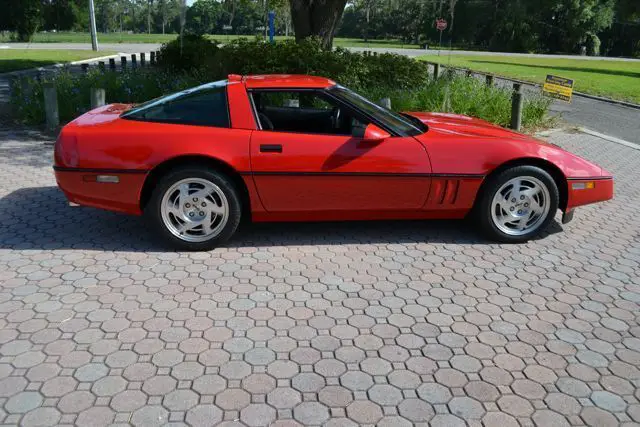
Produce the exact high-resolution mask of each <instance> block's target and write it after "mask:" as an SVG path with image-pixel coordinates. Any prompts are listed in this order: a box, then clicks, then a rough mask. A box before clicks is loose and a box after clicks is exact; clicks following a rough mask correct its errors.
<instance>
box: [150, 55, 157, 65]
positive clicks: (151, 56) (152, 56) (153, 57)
mask: <svg viewBox="0 0 640 427" xmlns="http://www.w3.org/2000/svg"><path fill="white" fill-rule="evenodd" d="M149 62H150V63H151V65H153V64H155V63H156V53H155V52H150V53H149Z"/></svg>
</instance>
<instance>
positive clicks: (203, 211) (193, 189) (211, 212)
mask: <svg viewBox="0 0 640 427" xmlns="http://www.w3.org/2000/svg"><path fill="white" fill-rule="evenodd" d="M145 215H146V216H148V217H149V219H150V221H151V223H152V224H153V225H154V226H155V228H156V229H157V230H158V231H159V233H160V235H161V237H162V238H163V239H164V240H165V241H167V242H168V243H169V244H171V245H172V246H174V247H176V248H178V249H184V250H208V249H212V248H214V247H216V246H218V245H220V244H221V243H224V242H225V241H226V240H228V239H229V238H230V237H231V236H232V235H233V233H234V232H235V231H236V229H237V228H238V224H239V223H240V217H241V215H242V209H241V203H240V198H239V196H238V193H237V191H236V189H235V188H234V185H233V183H232V182H231V180H229V179H228V178H227V177H226V176H225V175H223V174H220V173H218V172H215V171H211V170H207V169H205V168H198V167H185V168H180V169H178V170H175V171H173V172H171V173H169V174H167V175H165V176H163V177H162V178H161V179H160V180H159V182H158V185H157V186H156V188H155V189H154V191H153V193H152V195H151V199H150V200H149V203H148V205H147V206H146V208H145Z"/></svg>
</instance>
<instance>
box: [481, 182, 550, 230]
mask: <svg viewBox="0 0 640 427" xmlns="http://www.w3.org/2000/svg"><path fill="white" fill-rule="evenodd" d="M550 204H551V197H550V195H549V189H548V188H547V186H546V185H545V184H544V183H543V182H542V181H540V180H539V179H538V178H534V177H532V176H519V177H516V178H512V179H510V180H509V181H507V182H506V183H505V184H504V185H502V187H500V189H499V190H498V191H496V194H495V195H494V196H493V202H491V218H492V219H493V223H494V224H495V226H496V227H498V229H499V230H500V231H502V232H503V233H505V234H509V235H511V236H523V235H525V234H529V233H532V232H534V231H535V230H537V229H538V228H539V227H540V225H542V223H543V222H544V220H545V219H546V218H547V216H548V215H549V206H550Z"/></svg>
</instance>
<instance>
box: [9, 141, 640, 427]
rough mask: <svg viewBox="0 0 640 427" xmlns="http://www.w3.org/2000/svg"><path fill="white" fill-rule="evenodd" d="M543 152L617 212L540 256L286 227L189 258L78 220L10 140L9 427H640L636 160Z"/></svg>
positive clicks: (400, 233) (108, 225) (82, 216)
mask: <svg viewBox="0 0 640 427" xmlns="http://www.w3.org/2000/svg"><path fill="white" fill-rule="evenodd" d="M551 140H552V142H554V143H557V144H559V145H561V146H563V147H565V148H567V149H569V150H571V151H574V152H577V153H578V154H581V155H583V156H585V157H587V158H589V159H591V160H594V161H596V162H598V163H599V164H601V165H602V166H603V167H605V168H606V169H608V170H610V171H612V172H613V173H614V174H615V175H616V179H617V181H616V197H615V200H613V201H611V202H608V203H605V204H601V205H598V206H590V207H585V208H582V209H580V210H579V211H578V212H577V214H576V218H575V220H574V222H573V223H571V224H569V225H567V226H564V227H563V228H564V231H561V227H560V226H559V225H555V226H554V227H552V229H551V230H550V234H549V235H548V236H546V237H545V238H544V239H542V240H539V241H535V242H530V243H528V244H523V245H496V244H488V243H486V242H483V241H482V240H479V239H477V237H476V235H475V234H474V233H473V232H472V231H471V230H469V229H468V228H465V227H464V226H462V224H460V223H456V222H397V223H394V222H385V223H362V222H359V223H351V224H299V225H294V224H280V225H256V226H250V227H245V228H244V230H243V231H242V232H241V234H240V235H239V236H238V237H237V238H235V239H234V240H233V241H232V243H231V244H230V246H228V247H226V248H221V249H217V250H214V251H211V252H208V253H180V252H170V251H165V250H163V248H162V247H159V246H157V245H156V243H155V241H154V239H153V236H152V235H151V232H150V231H148V230H147V229H146V228H145V227H144V226H143V222H142V220H141V219H139V218H130V217H125V216H121V215H117V214H111V213H106V212H101V211H97V210H92V209H86V208H70V207H67V206H66V204H65V200H64V198H63V196H62V194H61V193H59V192H58V190H57V189H56V187H55V180H54V178H53V174H52V171H51V165H50V163H51V148H52V147H51V145H50V144H49V145H45V144H43V142H42V141H41V140H37V139H35V137H34V136H33V135H30V134H28V133H24V132H7V131H4V132H1V134H0V218H1V220H0V283H1V286H0V423H2V424H4V425H16V424H22V425H25V426H27V425H72V424H75V425H79V426H91V427H97V426H100V425H109V424H111V423H114V424H118V425H128V424H133V425H136V426H153V425H164V424H166V423H174V424H173V425H183V424H188V425H193V426H199V425H212V424H216V423H218V422H221V421H222V420H226V421H228V425H247V426H262V425H269V424H271V425H280V426H284V425H287V426H290V425H298V424H300V425H320V424H325V423H326V425H330V426H338V425H340V426H349V425H367V424H378V425H381V426H404V425H410V424H411V423H415V424H420V423H426V422H431V423H432V425H448V426H456V425H464V424H465V422H466V423H468V424H470V425H481V424H482V423H483V424H484V425H485V426H500V427H508V426H511V425H518V424H520V425H523V426H530V425H538V426H562V425H569V424H572V425H583V424H586V425H594V426H609V425H625V424H628V425H632V424H635V423H638V422H640V403H639V400H640V388H639V387H638V386H639V385H640V370H639V367H640V326H639V321H640V317H639V314H638V313H640V310H639V308H640V307H639V305H640V274H639V271H640V269H639V262H640V238H639V235H638V233H639V230H640V227H639V223H638V212H639V211H640V194H639V190H638V188H639V184H638V183H640V152H639V151H636V150H633V149H631V148H628V147H624V146H620V145H616V144H613V143H610V142H607V141H604V140H599V139H597V138H594V137H590V136H587V135H582V134H567V133H556V134H553V136H552V137H551ZM272 423H273V424H272ZM425 425H426V424H425Z"/></svg>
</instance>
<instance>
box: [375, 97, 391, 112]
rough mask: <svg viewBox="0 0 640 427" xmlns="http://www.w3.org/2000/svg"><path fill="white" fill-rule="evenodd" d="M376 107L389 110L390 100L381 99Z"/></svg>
mask: <svg viewBox="0 0 640 427" xmlns="http://www.w3.org/2000/svg"><path fill="white" fill-rule="evenodd" d="M378 105H380V106H382V107H385V108H388V109H391V98H382V99H381V100H380V101H379V102H378Z"/></svg>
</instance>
